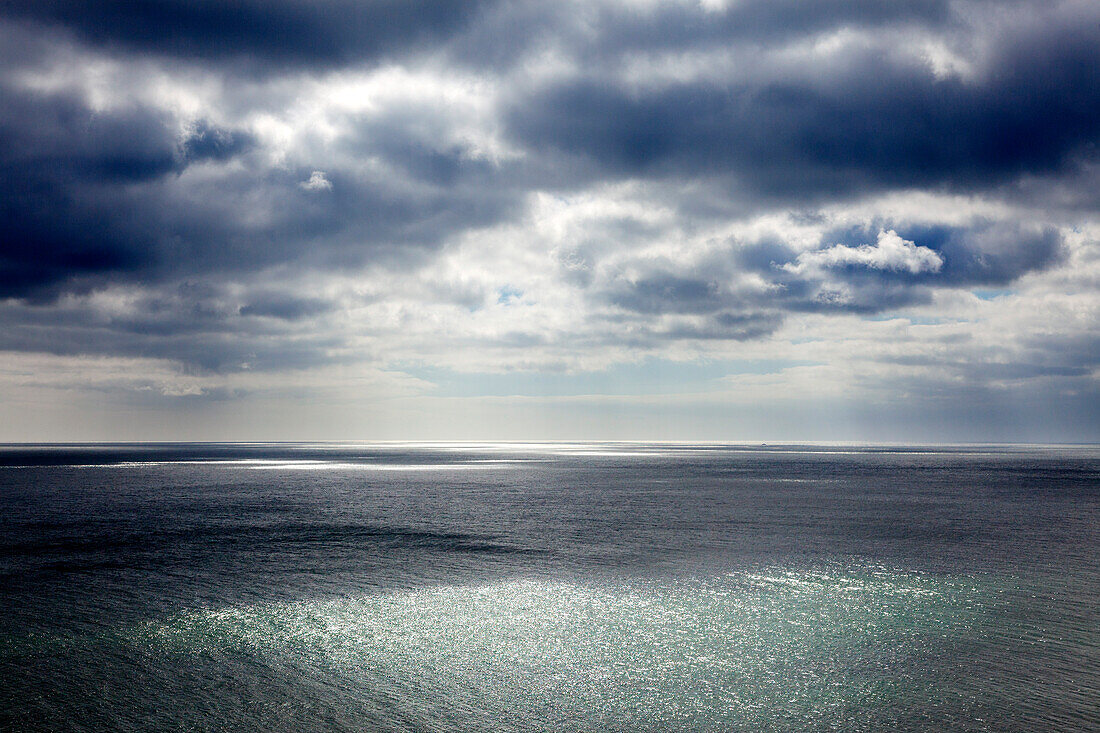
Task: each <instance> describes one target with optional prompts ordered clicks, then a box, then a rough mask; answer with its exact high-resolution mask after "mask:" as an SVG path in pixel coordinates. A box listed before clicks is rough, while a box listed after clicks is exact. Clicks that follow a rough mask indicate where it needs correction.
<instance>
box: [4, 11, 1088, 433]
mask: <svg viewBox="0 0 1100 733" xmlns="http://www.w3.org/2000/svg"><path fill="white" fill-rule="evenodd" d="M0 58H2V60H3V66H2V67H0V68H2V71H0V171H2V176H0V187H2V196H0V221H2V222H3V236H2V239H0V393H3V394H4V395H5V397H4V399H3V400H0V418H2V419H3V421H4V423H5V424H6V426H7V427H6V429H5V430H3V431H0V440H49V439H56V440H62V439H92V438H99V439H113V438H119V439H124V438H189V439H202V438H209V439H232V438H237V439H248V438H264V439H276V438H286V439H304V438H325V439H339V438H346V439H353V438H389V437H393V438H404V437H413V438H416V437H420V438H436V437H438V438H482V437H484V438H493V437H520V438H556V437H575V438H584V437H590V438H616V437H622V438H670V439H702V438H711V439H767V440H777V439H790V440H804V439H817V440H834V439H862V440H868V439H870V440H924V441H937V440H942V441H955V440H1038V441H1074V440H1082V441H1088V440H1093V441H1094V440H1100V329H1097V327H1096V324H1097V323H1098V322H1100V244H1098V237H1100V222H1098V220H1097V216H1096V214H1097V211H1098V208H1100V151H1098V150H1097V143H1098V142H1100V6H1098V5H1097V4H1096V3H1093V2H1085V1H1084V0H1080V1H1071V2H1055V3H1050V2H1038V1H1037V0H1036V1H1027V0H1013V1H1009V2H993V1H992V0H961V1H958V2H941V1H939V0H914V1H913V2H903V3H899V2H893V1H891V0H856V1H855V2H853V1H850V0H845V1H843V2H842V1H841V0H820V1H818V2H809V3H807V2H796V1H795V0H739V1H735V0H730V1H729V2H725V1H723V0H592V1H586V2H580V1H579V0H578V1H577V2H573V1H572V0H566V1H565V2H554V3H550V2H534V1H525V0H512V1H505V0H482V1H478V2H470V1H468V0H463V1H461V2H450V1H438V0H437V1H434V2H421V1H419V0H373V1H370V2H358V1H353V0H324V1H320V2H315V1H310V0H280V1H277V2H267V1H265V2H260V0H242V1H241V2H236V3H223V2H217V1H215V0H144V1H141V2H125V3H124V2H120V1H115V0H106V1H104V2H98V3H89V4H82V3H71V2H60V1H58V2H55V1H53V0H36V1H34V2H31V1H27V2H23V1H21V0H13V1H12V2H7V3H4V4H3V6H0Z"/></svg>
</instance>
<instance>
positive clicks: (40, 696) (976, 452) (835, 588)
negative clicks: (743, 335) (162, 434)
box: [0, 443, 1100, 731]
mask: <svg viewBox="0 0 1100 733" xmlns="http://www.w3.org/2000/svg"><path fill="white" fill-rule="evenodd" d="M0 548H2V551H0V730H5V731H8V730H10V731H105V730H111V731H207V730H209V731H215V730H216V731H223V730H233V731H253V730H254V731H881V730H892V731H1088V730H1100V450H1098V449H1097V448H1095V447H974V446H965V447H940V448H929V447H919V448H918V447H913V448H896V447H895V448H881V447H880V448H875V447H851V446H831V447H830V446H736V445H680V444H677V445H669V444H652V445H648V444H591V443H585V444H515V445H509V444H497V445H481V444H476V445H474V444H471V445H464V444H454V445H443V444H432V445H418V444H376V445H354V444H349V445H328V444H322V445H283V444H254V445H224V444H178V445H110V446H9V447H4V448H0Z"/></svg>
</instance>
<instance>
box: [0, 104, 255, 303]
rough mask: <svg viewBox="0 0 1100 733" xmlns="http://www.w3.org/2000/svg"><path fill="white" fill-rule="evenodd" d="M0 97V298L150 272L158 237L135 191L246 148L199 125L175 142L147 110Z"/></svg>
mask: <svg viewBox="0 0 1100 733" xmlns="http://www.w3.org/2000/svg"><path fill="white" fill-rule="evenodd" d="M2 91H3V93H2V95H0V98H2V101H3V104H2V105H0V179H2V182H0V221H3V224H4V228H3V232H2V233H0V297H4V296H13V295H14V296H32V295H35V294H38V293H40V292H41V291H42V289H43V288H47V287H48V286H50V285H52V284H54V283H57V282H59V281H63V280H67V279H70V278H73V277H78V276H80V275H83V274H94V273H102V272H106V271H115V270H131V269H136V268H142V267H145V266H149V265H150V264H151V261H152V259H153V255H154V253H153V252H152V251H151V247H150V243H151V241H152V240H153V239H154V238H155V237H156V236H157V235H156V234H155V233H154V230H155V226H153V222H151V221H149V218H150V213H149V212H145V211H142V206H141V199H142V198H143V197H142V196H141V194H140V193H138V194H135V188H138V189H140V187H141V186H142V185H143V184H155V183H156V182H157V181H158V180H161V179H164V178H166V177H170V176H173V175H176V174H179V173H180V172H182V171H183V170H184V169H186V168H187V167H188V166H190V165H193V164H198V163H202V162H205V161H210V160H216V161H224V160H226V159H228V158H230V157H233V156H235V155H239V154H242V153H244V152H245V151H247V150H248V148H249V147H250V146H251V144H252V138H251V137H250V136H249V135H248V134H247V133H244V132H241V131H234V130H224V129H221V128H218V127H216V126H214V125H211V124H209V123H207V122H199V123H198V125H196V126H195V128H194V129H193V130H191V131H190V132H187V133H185V134H184V135H182V136H181V135H180V134H179V132H178V130H177V129H176V127H175V125H174V121H173V120H172V119H171V118H170V117H168V116H167V115H165V114H163V113H160V112H157V111H154V110H150V109H147V108H142V107H132V108H128V109H122V110H114V111H110V112H98V113H92V112H91V111H90V110H89V109H88V108H87V107H86V106H85V104H84V103H83V102H82V101H80V100H78V99H76V98H74V97H72V96H70V95H65V94H58V95H49V96H44V95H39V94H33V93H28V92H20V91H15V90H11V89H5V90H2Z"/></svg>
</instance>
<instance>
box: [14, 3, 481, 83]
mask: <svg viewBox="0 0 1100 733" xmlns="http://www.w3.org/2000/svg"><path fill="white" fill-rule="evenodd" d="M486 4H487V3H486V2H480V1H479V0H277V1H275V2H271V1H269V0H234V1H233V2H225V1H224V0H97V2H94V3H82V2H71V1H70V0H29V1H26V2H24V1H22V0H12V1H10V2H5V3H4V4H3V6H2V7H0V13H2V14H4V15H7V16H8V17H12V18H18V19H22V20H29V21H32V22H34V23H39V24H42V25H44V26H47V27H51V28H61V29H65V30H67V31H70V32H72V33H73V34H75V35H76V36H77V37H78V38H79V39H81V40H82V41H84V42H86V43H89V44H92V45H96V46H106V47H108V48H112V49H119V50H123V51H132V52H140V53H147V54H153V55H158V56H160V55H166V56H177V57H182V58H185V59H194V60H197V61H200V62H209V63H216V62H226V61H243V62H246V63H248V64H250V65H253V66H255V67H258V68H263V67H265V66H274V67H276V68H279V69H284V70H292V69H294V68H300V67H305V68H312V67H321V66H339V65H343V64H348V63H354V62H357V61H361V60H370V59H377V58H379V57H383V56H386V55H387V54H391V53H398V54H403V53H407V52H408V51H409V48H410V47H417V46H420V45H422V44H428V43H433V42H439V41H440V40H442V39H445V38H446V37H447V36H449V35H451V34H453V33H455V32H456V31H458V30H459V29H461V28H462V27H464V26H465V25H466V24H467V23H469V22H470V20H471V19H472V18H474V17H476V16H477V14H478V13H479V12H480V11H481V10H482V9H483V7H484V6H485V5H486Z"/></svg>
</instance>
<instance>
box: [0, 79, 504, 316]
mask: <svg viewBox="0 0 1100 733" xmlns="http://www.w3.org/2000/svg"><path fill="white" fill-rule="evenodd" d="M0 96H2V99H3V101H4V102H5V104H3V105H0V172H2V173H3V179H2V181H0V218H2V220H3V221H4V224H5V230H4V232H3V233H2V235H0V297H12V296H14V297H26V298H34V299H49V298H52V297H56V296H57V295H58V294H59V293H61V292H65V291H66V290H69V289H74V288H75V289H81V288H85V289H86V288H92V287H99V286H102V285H103V284H106V283H109V282H126V281H131V282H132V281H139V280H140V281H142V282H145V283H150V282H155V281H158V280H168V281H171V280H175V279H178V278H179V277H182V276H188V275H202V274H204V273H208V274H212V275H218V276H229V275H233V274H235V273H243V272H248V271H255V270H257V269H262V268H264V267H269V266H272V265H277V264H280V263H286V262H305V263H307V264H310V265H317V266H321V267H335V266H356V265H360V264H362V263H364V262H366V261H372V260H381V261H386V260H389V261H395V260H402V259H408V258H415V257H417V256H418V252H419V251H420V250H422V249H423V248H425V247H428V248H430V247H432V246H435V245H436V244H438V242H439V241H441V240H442V239H443V238H445V237H447V236H450V235H451V234H453V233H454V232H457V231H461V230H463V229H465V228H468V227H471V226H478V225H484V224H489V223H492V222H495V221H497V220H499V219H500V218H501V217H503V216H505V215H507V214H508V213H510V212H511V211H513V210H514V209H515V207H516V206H517V201H518V199H517V195H516V193H514V192H512V191H511V190H509V189H507V188H503V189H502V188H498V187H493V186H492V185H491V182H490V181H487V176H489V175H491V173H492V171H491V170H490V169H488V168H487V167H486V166H485V165H484V164H482V163H479V162H477V161H470V160H467V159H465V158H463V157H462V156H461V155H460V153H461V151H456V150H445V151H442V152H440V151H436V150H434V149H432V148H431V147H430V146H429V145H427V144H425V143H423V142H420V141H418V140H416V139H409V136H406V138H405V139H402V138H401V137H400V136H399V135H396V134H395V133H394V132H393V131H392V130H390V129H383V130H381V132H380V134H379V135H378V136H376V137H375V138H373V141H372V143H371V145H370V146H366V145H363V146H360V147H358V148H357V149H356V151H355V152H356V153H357V155H359V156H365V155H375V156H377V157H378V158H379V159H382V160H385V161H387V162H388V163H389V164H390V165H392V166H394V167H397V168H399V169H401V170H404V171H405V172H406V174H407V176H406V177H411V178H413V179H419V180H420V182H421V183H427V184H428V185H426V186H425V185H421V183H417V185H403V183H404V182H403V181H402V180H400V179H397V178H392V177H391V178H388V179H384V180H381V179H375V180H372V179H364V178H362V177H359V176H357V175H355V174H350V173H343V172H340V171H332V172H329V173H328V174H327V175H328V178H327V179H326V180H328V181H329V184H330V185H329V188H327V189H325V190H308V189H307V188H303V185H302V184H303V183H304V182H306V181H307V180H308V179H309V178H310V175H311V171H310V170H309V169H305V168H298V169H287V168H268V167H264V166H261V164H260V163H257V162H255V161H252V162H250V161H249V160H247V158H248V155H249V153H250V152H251V151H252V150H253V148H254V145H255V140H254V138H253V137H252V136H251V135H250V134H249V133H247V132H244V131H241V130H229V129H223V128H220V127H218V126H216V125H213V124H211V123H209V122H206V121H201V120H200V121H199V122H197V123H195V124H192V125H189V126H187V128H186V129H185V131H184V132H183V133H182V134H181V133H180V131H179V123H178V121H177V120H175V119H173V118H172V117H171V116H169V115H167V114H166V113H162V112H158V111H155V110H150V109H148V108H143V107H140V106H135V107H129V108H124V109H114V110H108V111H96V112H93V111H92V110H91V109H89V108H88V106H87V104H86V103H85V102H84V101H82V100H80V99H78V98H76V97H74V96H72V95H68V94H39V93H32V92H26V91H22V90H13V89H11V88H7V89H0ZM364 134H366V135H369V134H370V131H369V128H368V129H367V130H366V131H365V132H364ZM234 159H237V160H240V161H241V163H242V167H240V168H237V169H234V170H225V171H221V172H220V173H219V174H218V175H216V176H215V177H214V178H204V179H203V180H202V181H191V180H189V179H186V178H183V177H181V175H180V174H182V173H183V172H184V171H186V170H187V169H188V168H190V167H192V166H196V165H201V164H215V165H217V164H224V163H226V162H228V161H231V160H234ZM257 209H261V210H266V211H267V213H268V215H267V216H266V217H262V218H261V219H260V221H259V222H258V223H257V222H256V221H254V219H255V217H253V216H252V214H254V213H255V211H256V210H257Z"/></svg>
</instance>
